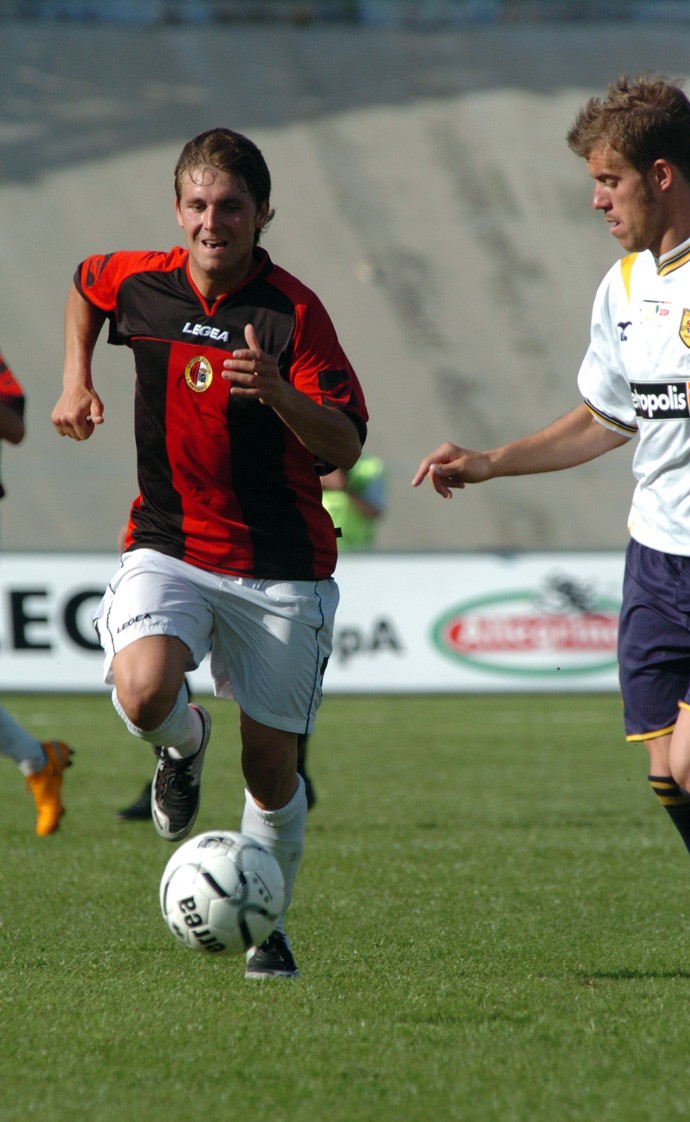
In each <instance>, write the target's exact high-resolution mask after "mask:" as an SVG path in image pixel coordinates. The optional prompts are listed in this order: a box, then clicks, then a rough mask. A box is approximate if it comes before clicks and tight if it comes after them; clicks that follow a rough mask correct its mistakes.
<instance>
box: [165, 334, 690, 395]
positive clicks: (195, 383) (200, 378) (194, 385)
mask: <svg viewBox="0 0 690 1122" xmlns="http://www.w3.org/2000/svg"><path fill="white" fill-rule="evenodd" d="M688 345H690V344H688ZM184 380H185V382H186V383H187V385H188V386H189V388H190V390H194V392H195V393H203V392H204V390H207V389H208V387H209V386H210V385H211V382H212V381H213V367H212V366H211V363H210V362H209V361H208V359H207V358H204V356H203V355H197V356H196V358H190V360H189V362H188V363H187V365H186V366H185V368H184Z"/></svg>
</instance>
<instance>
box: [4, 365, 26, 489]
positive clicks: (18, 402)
mask: <svg viewBox="0 0 690 1122" xmlns="http://www.w3.org/2000/svg"><path fill="white" fill-rule="evenodd" d="M0 405H6V406H7V407H8V408H9V409H12V410H14V412H15V413H17V414H18V415H19V416H20V417H21V418H22V420H23V419H24V405H25V399H24V391H23V389H22V387H21V386H20V385H19V382H18V381H17V379H16V378H15V376H14V374H13V373H12V371H11V370H10V368H9V366H8V365H7V363H6V362H5V360H4V358H3V357H2V355H1V354H0ZM4 494H5V488H4V487H3V485H2V483H1V482H0V499H1V498H2V497H3V495H4Z"/></svg>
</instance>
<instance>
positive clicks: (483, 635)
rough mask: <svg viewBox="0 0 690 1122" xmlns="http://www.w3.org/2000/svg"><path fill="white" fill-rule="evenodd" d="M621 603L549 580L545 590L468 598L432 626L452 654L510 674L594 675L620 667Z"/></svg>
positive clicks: (566, 582) (441, 647)
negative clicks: (618, 644) (618, 646)
mask: <svg viewBox="0 0 690 1122" xmlns="http://www.w3.org/2000/svg"><path fill="white" fill-rule="evenodd" d="M619 609H620V603H619V602H618V601H616V600H614V599H612V598H597V597H595V596H593V595H592V594H591V593H590V592H589V591H588V590H587V589H586V587H583V586H582V585H579V584H578V583H577V582H575V581H572V580H568V579H563V578H549V580H547V582H546V585H545V587H544V588H543V589H541V590H540V589H516V590H514V591H510V592H502V593H499V594H497V595H493V596H491V595H489V596H480V597H477V598H476V599H472V600H465V601H463V602H462V603H460V604H458V605H456V606H455V607H454V608H452V609H451V610H450V611H448V612H445V613H444V614H443V615H442V616H441V617H440V619H439V620H437V622H436V623H435V624H434V626H433V628H432V638H433V642H434V645H435V646H436V648H437V649H438V650H439V652H440V653H441V654H443V655H444V656H445V657H446V658H449V659H452V660H454V661H456V662H461V663H463V664H464V665H466V666H473V667H475V668H476V669H477V670H482V671H485V672H486V671H489V672H491V671H493V672H495V673H497V674H499V673H500V674H511V675H516V676H520V675H530V676H534V675H540V676H548V675H567V674H595V673H600V672H601V671H610V670H611V669H612V668H613V667H615V665H616V641H617V633H618V614H619Z"/></svg>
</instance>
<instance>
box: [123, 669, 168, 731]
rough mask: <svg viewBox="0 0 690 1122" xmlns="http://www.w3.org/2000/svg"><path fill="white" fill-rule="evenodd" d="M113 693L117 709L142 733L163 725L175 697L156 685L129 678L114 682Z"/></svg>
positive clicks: (164, 688)
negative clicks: (115, 695) (115, 696)
mask: <svg viewBox="0 0 690 1122" xmlns="http://www.w3.org/2000/svg"><path fill="white" fill-rule="evenodd" d="M115 692H116V694H117V701H118V703H119V706H118V707H119V709H121V710H122V712H123V713H124V715H125V717H126V718H127V720H128V721H129V722H130V724H132V725H134V726H136V728H139V729H142V730H143V731H151V730H153V729H157V728H158V727H159V726H160V725H162V724H163V721H164V720H165V719H166V717H167V716H168V714H169V713H170V710H171V709H172V707H173V705H174V703H175V696H176V695H175V693H174V692H172V693H171V691H170V690H169V689H167V688H166V687H164V686H160V685H159V684H158V683H155V682H149V681H137V680H133V679H131V678H129V679H127V680H126V681H124V682H119V681H116V684H115Z"/></svg>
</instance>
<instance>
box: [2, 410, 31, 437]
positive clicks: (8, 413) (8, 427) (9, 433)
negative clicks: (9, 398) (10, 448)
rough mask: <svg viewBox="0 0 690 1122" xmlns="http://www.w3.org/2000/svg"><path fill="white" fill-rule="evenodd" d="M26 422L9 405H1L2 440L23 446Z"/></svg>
mask: <svg viewBox="0 0 690 1122" xmlns="http://www.w3.org/2000/svg"><path fill="white" fill-rule="evenodd" d="M24 432H25V429H24V422H23V420H22V418H21V417H20V416H19V414H18V413H17V412H16V411H15V410H14V409H12V408H11V407H10V406H9V405H3V404H2V403H0V440H6V441H7V443H8V444H21V442H22V440H23V439H24Z"/></svg>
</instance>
